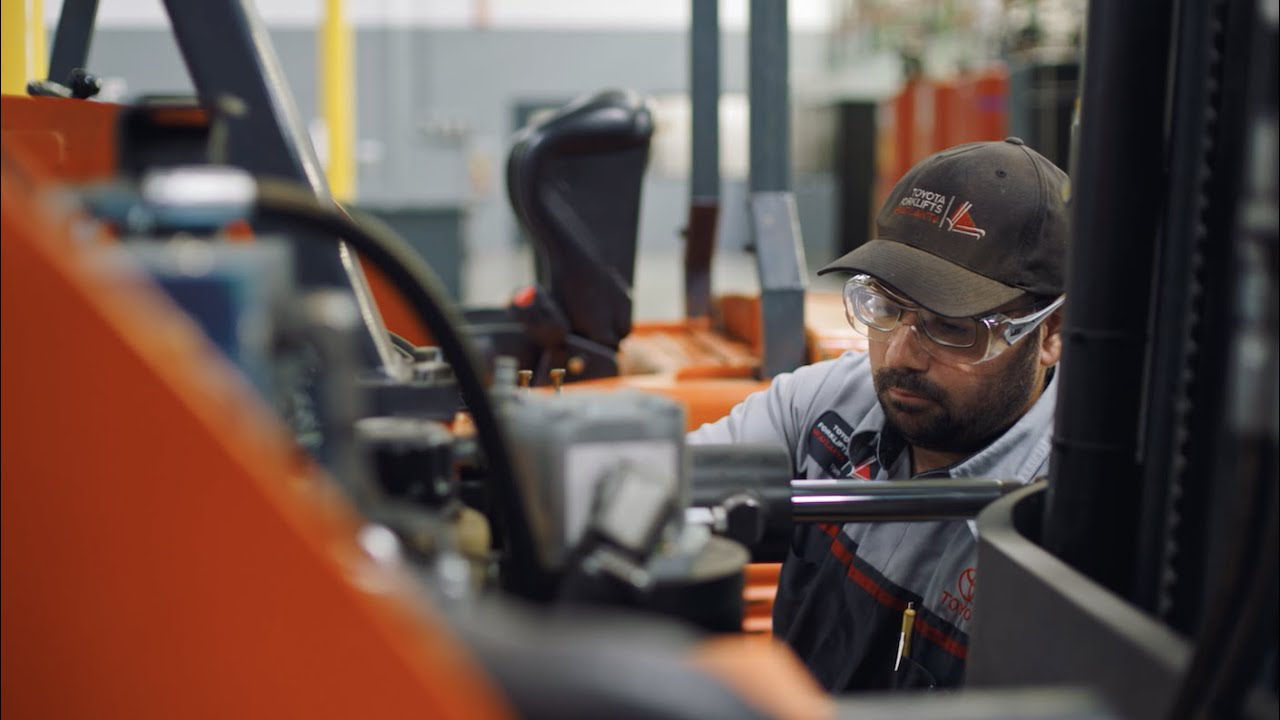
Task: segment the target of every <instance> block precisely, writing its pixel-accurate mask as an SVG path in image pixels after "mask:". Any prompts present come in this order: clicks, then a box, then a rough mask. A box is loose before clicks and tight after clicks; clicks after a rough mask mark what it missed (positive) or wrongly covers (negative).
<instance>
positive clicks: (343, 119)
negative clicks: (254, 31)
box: [319, 0, 356, 202]
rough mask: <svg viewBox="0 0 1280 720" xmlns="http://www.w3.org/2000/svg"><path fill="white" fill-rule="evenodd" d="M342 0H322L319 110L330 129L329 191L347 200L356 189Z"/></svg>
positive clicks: (349, 42) (349, 40) (346, 30)
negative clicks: (323, 11)
mask: <svg viewBox="0 0 1280 720" xmlns="http://www.w3.org/2000/svg"><path fill="white" fill-rule="evenodd" d="M343 5H344V3H343V0H325V3H324V9H325V13H324V21H323V28H322V35H323V41H322V42H321V43H320V78H321V81H320V83H319V86H320V96H321V103H322V105H321V111H322V114H323V116H324V119H325V125H326V127H327V128H328V130H329V164H328V167H327V168H326V169H325V170H326V173H327V175H328V177H329V191H330V192H331V193H332V194H333V197H334V199H336V200H339V201H344V202H345V201H349V200H351V199H352V198H354V197H355V193H356V172H355V152H354V145H355V92H354V88H353V82H352V77H351V76H352V68H353V66H354V59H353V57H352V52H351V46H352V37H351V27H350V26H349V25H348V24H347V18H346V14H345V12H344V8H343Z"/></svg>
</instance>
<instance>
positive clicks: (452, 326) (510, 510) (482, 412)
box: [255, 180, 549, 598]
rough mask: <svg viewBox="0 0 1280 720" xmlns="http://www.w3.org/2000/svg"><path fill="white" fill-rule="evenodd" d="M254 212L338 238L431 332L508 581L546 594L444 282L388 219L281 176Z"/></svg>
mask: <svg viewBox="0 0 1280 720" xmlns="http://www.w3.org/2000/svg"><path fill="white" fill-rule="evenodd" d="M255 210H256V211H257V212H258V213H259V214H265V215H275V216H279V217H281V218H284V219H287V220H288V221H290V222H291V223H294V224H295V225H298V226H302V227H303V228H306V229H308V230H314V231H318V232H319V233H320V234H318V235H316V236H314V237H331V238H341V239H342V240H343V241H345V242H346V243H347V244H349V245H350V246H351V247H352V248H354V249H355V250H356V251H357V252H359V253H360V255H361V256H362V257H364V258H365V259H367V260H369V261H370V262H372V263H373V264H374V265H375V266H376V267H377V268H378V269H379V270H380V271H382V273H383V274H384V275H385V276H386V278H387V280H388V281H390V282H391V284H392V285H393V286H395V288H396V289H397V290H398V291H399V292H400V293H401V295H402V296H403V297H404V299H405V300H406V301H407V302H408V303H409V305H410V307H412V308H413V310H414V312H415V313H416V314H417V315H418V319H419V320H420V321H421V322H422V324H423V325H425V326H426V329H427V330H428V331H430V332H431V335H432V336H433V337H434V338H435V340H436V342H437V343H438V344H439V346H440V351H441V353H442V354H443V355H444V358H445V360H446V361H447V362H448V363H449V364H450V365H451V366H452V367H453V372H454V376H455V377H456V378H457V382H458V389H459V391H460V392H461V394H462V398H463V400H464V401H465V402H466V403H467V408H468V409H469V410H470V411H471V417H472V420H473V421H474V423H475V428H476V437H477V440H478V441H479V443H480V447H481V448H483V449H484V452H485V457H486V458H487V459H488V463H489V472H490V477H491V482H492V484H493V486H494V491H495V492H494V493H493V495H494V497H495V500H496V505H497V509H498V511H499V520H500V525H501V527H502V528H503V530H504V537H503V540H504V545H505V549H506V552H507V553H509V554H510V558H511V561H512V562H511V563H508V568H507V570H509V571H510V572H506V573H504V584H505V585H506V586H507V588H508V589H509V590H512V591H514V592H516V593H518V594H521V595H525V596H527V597H539V598H541V597H545V596H546V595H547V593H548V592H549V590H548V588H547V579H546V577H547V576H546V574H545V573H543V572H542V571H541V565H540V564H539V562H538V559H537V555H536V553H535V549H536V545H535V544H534V539H533V535H532V533H531V532H530V530H529V527H528V525H527V524H526V523H525V518H526V517H527V515H526V514H525V512H524V501H523V496H522V495H521V493H520V490H519V487H518V483H517V482H516V467H515V463H514V462H513V461H512V456H511V451H510V445H509V444H508V442H507V440H506V436H505V434H504V433H503V430H502V426H501V424H500V423H499V421H498V417H497V414H496V413H495V412H494V410H493V405H492V403H491V402H490V400H489V396H488V393H487V392H486V390H485V386H484V383H483V382H482V381H481V373H480V370H479V367H480V365H479V363H478V362H477V361H476V359H475V355H474V354H473V352H472V350H471V348H470V347H469V346H468V344H467V342H466V341H465V340H464V339H463V336H462V334H461V333H460V332H459V331H458V328H460V327H462V324H463V323H462V318H461V317H460V316H459V315H458V314H457V313H456V312H455V311H454V310H453V308H452V306H451V305H450V304H449V302H448V301H447V300H446V299H445V298H447V297H448V294H447V293H446V291H445V290H444V285H443V283H441V282H440V280H439V278H437V277H436V274H435V273H434V272H433V271H432V270H431V268H430V267H429V266H428V265H427V264H426V262H425V261H423V260H422V259H421V258H420V257H418V255H417V254H416V253H415V252H414V250H413V249H412V248H411V247H409V246H408V245H407V244H406V243H405V242H404V241H403V240H401V239H400V237H399V236H397V235H396V234H395V232H394V231H392V230H391V229H390V228H388V227H387V226H386V225H385V224H383V223H382V222H380V221H378V220H376V219H374V218H371V217H368V216H364V215H358V217H357V216H353V215H350V214H347V212H346V211H343V210H341V209H340V208H338V207H337V206H336V205H330V204H326V203H324V202H321V201H319V200H317V199H316V197H315V195H314V194H313V193H311V192H310V191H309V190H306V189H304V188H301V187H298V186H295V185H293V184H291V183H287V182H283V181H275V180H259V181H258V191H257V197H256V207H255ZM307 237H312V236H307Z"/></svg>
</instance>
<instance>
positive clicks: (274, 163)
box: [165, 0, 402, 371]
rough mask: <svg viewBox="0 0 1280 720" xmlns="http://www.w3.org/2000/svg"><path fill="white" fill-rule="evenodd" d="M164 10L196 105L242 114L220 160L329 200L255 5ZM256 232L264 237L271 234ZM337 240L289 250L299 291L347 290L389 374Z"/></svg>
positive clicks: (372, 357) (373, 355)
mask: <svg viewBox="0 0 1280 720" xmlns="http://www.w3.org/2000/svg"><path fill="white" fill-rule="evenodd" d="M165 9H166V10H167V11H168V14H169V22H170V24H172V26H173V34H174V37H175V38H176V39H177V41H178V49H179V50H180V51H181V52H182V59H183V61H184V62H185V63H186V66H187V72H188V73H190V75H191V81H192V84H194V85H195V88H196V93H197V94H199V96H200V101H201V104H202V105H204V106H205V107H210V108H212V107H217V106H218V104H219V103H220V102H222V100H223V99H224V98H226V97H234V98H237V99H238V100H240V101H241V102H243V103H244V106H245V108H246V111H245V112H244V113H242V114H239V115H238V116H234V117H222V118H221V119H220V121H221V122H224V123H225V124H226V157H225V158H224V159H223V160H224V162H226V163H227V164H229V165H235V166H237V167H242V168H245V169H246V170H249V171H250V172H252V173H254V174H255V175H267V176H275V177H279V178H284V179H286V180H292V181H294V182H300V183H302V184H304V185H307V186H308V187H310V188H311V189H312V190H313V191H314V192H315V194H316V195H317V196H318V197H320V198H321V199H328V198H329V185H328V182H327V181H326V180H325V177H324V171H323V170H322V169H321V167H320V161H319V160H318V159H317V158H316V154H315V149H314V148H312V146H311V140H310V138H309V137H308V136H307V132H306V129H305V127H304V125H303V123H302V119H301V116H300V115H299V114H298V109H297V108H296V107H295V106H294V104H293V96H292V95H291V94H290V93H289V88H288V85H286V83H285V78H284V71H283V70H281V68H280V61H279V59H278V58H276V54H275V50H273V49H272V47H271V41H270V38H269V36H268V35H267V29H266V26H265V25H263V23H262V20H261V19H260V18H259V17H258V14H257V10H256V9H255V7H254V4H253V3H252V2H251V1H250V0H218V1H215V0H202V1H201V2H182V0H165ZM258 230H259V231H265V232H270V230H271V228H258ZM336 240H337V239H336V238H335V242H334V245H333V249H332V250H322V251H319V252H317V251H315V249H314V245H312V244H308V243H302V244H299V245H297V246H296V247H295V258H294V265H295V268H296V270H297V277H298V282H299V284H300V285H302V286H304V287H317V286H319V287H339V288H350V289H351V290H352V291H353V293H354V296H355V300H356V304H357V306H358V307H359V309H360V315H361V318H362V319H363V321H364V324H365V327H366V329H367V330H368V333H367V341H366V342H365V343H364V350H365V353H364V354H365V358H366V360H367V362H369V363H370V364H371V365H373V366H375V367H381V368H386V369H387V370H388V371H392V370H395V369H397V368H399V367H400V366H401V365H402V363H399V362H398V361H397V356H396V353H395V350H394V349H393V348H392V347H391V341H390V339H389V338H388V336H387V331H386V327H385V325H383V322H382V315H381V314H380V313H379V312H378V308H377V306H376V305H375V303H374V301H373V294H372V292H370V290H369V286H368V281H367V280H366V279H365V276H364V271H363V270H362V269H361V268H360V265H359V263H358V262H357V261H356V258H355V256H354V255H353V254H352V253H351V252H350V251H349V250H348V249H347V247H346V246H345V245H344V244H343V243H341V242H337V241H336Z"/></svg>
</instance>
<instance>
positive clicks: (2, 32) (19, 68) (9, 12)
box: [0, 0, 27, 95]
mask: <svg viewBox="0 0 1280 720" xmlns="http://www.w3.org/2000/svg"><path fill="white" fill-rule="evenodd" d="M26 91H27V0H3V2H2V3H0V92H3V93H4V94H5V95H22V94H24V93H26Z"/></svg>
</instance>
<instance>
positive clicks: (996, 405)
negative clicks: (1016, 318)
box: [872, 335, 1039, 453]
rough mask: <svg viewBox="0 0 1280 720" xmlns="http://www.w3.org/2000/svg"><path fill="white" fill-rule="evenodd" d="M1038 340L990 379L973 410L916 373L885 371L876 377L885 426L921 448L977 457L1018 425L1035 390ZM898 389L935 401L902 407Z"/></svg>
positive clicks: (1016, 350) (1019, 350)
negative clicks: (896, 394)
mask: <svg viewBox="0 0 1280 720" xmlns="http://www.w3.org/2000/svg"><path fill="white" fill-rule="evenodd" d="M1035 340H1036V336H1034V335H1033V336H1031V337H1028V338H1025V339H1024V340H1023V342H1022V343H1020V346H1018V347H1015V348H1013V349H1012V350H1011V352H1014V353H1016V354H1015V356H1014V358H1013V359H1012V360H1011V361H1010V363H1009V367H1008V368H1006V370H1005V371H1004V372H1003V373H1001V374H999V375H992V376H987V377H984V378H983V379H984V381H985V382H984V383H983V385H984V386H985V387H982V388H980V389H979V390H980V391H979V392H978V393H976V395H975V396H976V397H978V398H980V400H979V401H978V402H976V403H975V404H974V405H973V406H972V407H962V406H957V404H956V402H955V401H954V400H953V399H952V398H951V396H950V394H949V393H947V391H946V390H945V389H943V388H942V387H941V386H940V385H938V384H936V383H934V382H931V381H930V380H928V379H926V378H925V377H924V375H923V374H921V373H919V372H917V371H914V370H904V369H901V368H882V369H880V370H878V371H876V373H875V374H874V375H873V376H872V381H873V382H874V384H875V388H876V397H877V398H878V399H879V400H880V407H882V408H883V409H884V415H885V423H886V425H888V426H889V427H890V428H892V429H893V430H895V431H896V432H898V433H899V434H900V435H902V437H904V438H906V440H907V442H909V443H910V444H911V445H913V446H915V447H920V448H924V449H926V450H933V451H936V452H948V453H973V452H976V451H978V450H980V449H982V448H984V447H986V446H987V445H988V444H990V442H991V441H992V440H994V439H995V438H996V437H997V436H999V435H1000V434H1001V433H1003V432H1004V431H1005V430H1007V429H1008V428H1009V426H1011V425H1013V424H1014V423H1015V422H1017V420H1018V418H1019V417H1021V415H1022V411H1023V410H1024V409H1025V408H1026V406H1027V403H1028V402H1029V401H1030V399H1031V394H1032V392H1033V390H1034V387H1035V376H1036V357H1037V354H1038V350H1039V347H1038V346H1039V343H1038V342H1035ZM890 388H897V389H899V390H903V391H906V392H909V393H911V394H913V395H918V396H920V397H922V398H925V399H927V400H931V401H932V402H931V403H930V404H928V405H926V406H925V407H923V408H920V407H908V406H903V405H900V404H898V403H896V402H894V400H893V399H892V398H890V397H888V395H887V393H888V391H889V389H890Z"/></svg>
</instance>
